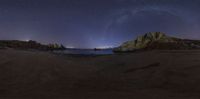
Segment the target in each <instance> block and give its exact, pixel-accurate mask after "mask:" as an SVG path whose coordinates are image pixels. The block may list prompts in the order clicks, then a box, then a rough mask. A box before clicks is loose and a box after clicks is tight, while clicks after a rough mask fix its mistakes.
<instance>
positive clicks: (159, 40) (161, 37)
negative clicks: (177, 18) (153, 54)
mask: <svg viewBox="0 0 200 99" xmlns="http://www.w3.org/2000/svg"><path fill="white" fill-rule="evenodd" d="M193 42H199V41H194V40H183V39H179V38H174V37H170V36H167V35H165V34H164V33H161V32H150V33H147V34H145V35H143V36H139V37H138V38H136V39H135V40H133V41H128V42H125V43H123V44H122V45H121V46H120V47H118V48H115V49H114V52H126V51H134V50H138V49H149V48H152V49H159V47H162V49H164V48H166V49H167V48H171V49H173V48H174V49H175V48H176V49H178V47H179V48H182V49H183V48H184V49H186V48H188V44H189V45H191V44H193ZM165 45H169V46H165ZM176 46H178V47H176ZM195 46H197V45H195ZM172 47H173V48H172ZM190 47H191V46H190Z"/></svg>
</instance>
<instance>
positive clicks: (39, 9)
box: [0, 0, 200, 48]
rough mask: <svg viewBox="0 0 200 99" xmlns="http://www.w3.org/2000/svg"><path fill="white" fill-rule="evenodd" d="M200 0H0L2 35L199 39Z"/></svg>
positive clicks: (79, 42)
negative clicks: (157, 35)
mask: <svg viewBox="0 0 200 99" xmlns="http://www.w3.org/2000/svg"><path fill="white" fill-rule="evenodd" d="M199 5H200V0H0V39H9V40H11V39H12V40H13V39H15V40H36V41H38V42H41V43H62V44H63V45H65V46H66V47H76V48H94V47H114V46H118V45H119V44H121V43H123V42H124V41H127V40H131V39H134V38H135V37H137V36H138V35H141V34H144V33H146V32H153V31H161V32H165V33H167V34H168V35H172V36H178V37H182V38H192V39H200V33H199V32H200V6H199Z"/></svg>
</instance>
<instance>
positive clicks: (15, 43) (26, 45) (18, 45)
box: [0, 40, 65, 51]
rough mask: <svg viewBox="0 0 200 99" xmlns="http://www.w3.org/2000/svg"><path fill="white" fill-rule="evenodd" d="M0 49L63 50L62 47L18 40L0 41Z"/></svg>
mask: <svg viewBox="0 0 200 99" xmlns="http://www.w3.org/2000/svg"><path fill="white" fill-rule="evenodd" d="M0 48H14V49H35V50H45V51H46V50H64V49H65V47H64V46H63V45H58V44H49V45H44V44H40V43H38V42H36V41H32V40H30V41H19V40H0Z"/></svg>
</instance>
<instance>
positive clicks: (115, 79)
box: [0, 50, 200, 99]
mask: <svg viewBox="0 0 200 99" xmlns="http://www.w3.org/2000/svg"><path fill="white" fill-rule="evenodd" d="M199 98H200V50H199V51H197V50H196V51H195V50H193V51H191V50H190V51H189V50H188V51H148V52H137V53H128V54H117V55H109V56H91V57H83V56H71V55H70V56H69V55H56V54H51V53H48V52H31V51H19V50H18V51H17V50H0V99H199Z"/></svg>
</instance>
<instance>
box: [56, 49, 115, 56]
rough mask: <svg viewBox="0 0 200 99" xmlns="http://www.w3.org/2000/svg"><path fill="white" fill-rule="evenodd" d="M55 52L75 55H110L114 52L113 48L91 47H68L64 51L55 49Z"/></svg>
mask: <svg viewBox="0 0 200 99" xmlns="http://www.w3.org/2000/svg"><path fill="white" fill-rule="evenodd" d="M54 52H55V53H62V54H75V55H79V54H80V55H109V54H113V52H112V49H104V50H96V51H95V50H92V49H91V50H90V49H67V50H64V51H54Z"/></svg>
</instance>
